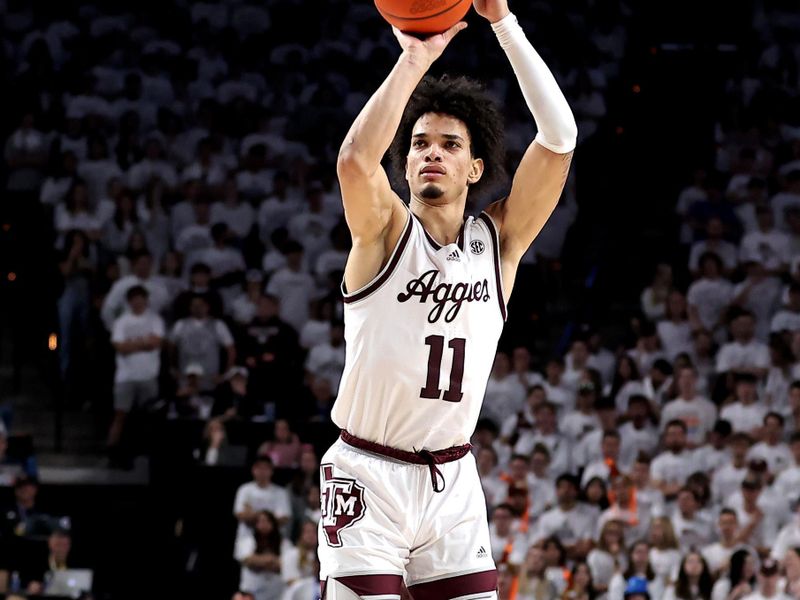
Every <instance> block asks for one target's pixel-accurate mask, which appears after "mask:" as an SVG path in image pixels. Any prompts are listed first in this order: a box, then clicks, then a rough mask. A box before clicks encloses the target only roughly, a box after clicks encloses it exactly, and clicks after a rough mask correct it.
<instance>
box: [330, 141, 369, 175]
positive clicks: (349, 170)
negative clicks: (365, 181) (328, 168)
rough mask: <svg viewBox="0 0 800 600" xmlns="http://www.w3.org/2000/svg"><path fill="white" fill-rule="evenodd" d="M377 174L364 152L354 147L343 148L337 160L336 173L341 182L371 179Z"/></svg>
mask: <svg viewBox="0 0 800 600" xmlns="http://www.w3.org/2000/svg"><path fill="white" fill-rule="evenodd" d="M374 172H375V167H374V166H373V165H372V164H371V161H369V160H367V159H366V157H365V156H364V154H363V153H362V152H360V151H359V150H358V149H357V148H354V147H352V146H349V147H344V146H342V148H341V150H339V156H338V158H337V160H336V173H337V174H338V175H339V179H340V180H354V179H359V178H369V177H370V176H371V175H372V173H374Z"/></svg>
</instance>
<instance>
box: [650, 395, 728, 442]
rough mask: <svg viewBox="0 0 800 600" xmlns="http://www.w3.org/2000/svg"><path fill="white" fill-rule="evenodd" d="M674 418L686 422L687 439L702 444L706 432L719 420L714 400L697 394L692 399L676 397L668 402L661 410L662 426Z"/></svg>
mask: <svg viewBox="0 0 800 600" xmlns="http://www.w3.org/2000/svg"><path fill="white" fill-rule="evenodd" d="M673 419H679V420H681V421H683V422H684V423H685V424H686V429H687V439H688V440H689V441H690V442H692V443H693V444H702V443H703V442H704V441H705V439H706V433H708V432H709V431H711V429H712V428H713V427H714V422H715V421H716V420H717V407H716V406H715V405H714V403H713V402H711V401H709V400H707V399H706V398H703V397H702V396H695V397H694V398H692V399H691V400H686V399H684V398H676V399H675V400H672V401H671V402H668V403H667V405H666V406H665V407H664V410H663V411H662V412H661V428H662V430H663V428H664V427H665V426H666V424H667V423H669V422H670V421H672V420H673Z"/></svg>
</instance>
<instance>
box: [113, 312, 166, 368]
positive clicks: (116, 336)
mask: <svg viewBox="0 0 800 600" xmlns="http://www.w3.org/2000/svg"><path fill="white" fill-rule="evenodd" d="M150 335H155V336H158V337H160V338H162V339H163V338H164V320H163V319H162V318H161V317H159V316H158V315H156V314H153V313H152V312H150V311H145V312H144V313H142V314H141V315H135V314H133V313H131V312H127V313H125V314H123V315H122V316H120V317H119V318H117V319H116V320H115V321H114V325H113V327H112V331H111V342H112V343H115V344H118V343H121V342H127V341H131V340H134V339H137V338H144V337H148V336H150ZM116 361H117V370H116V372H115V373H114V381H115V382H116V383H123V382H126V381H151V380H154V379H156V378H158V373H159V370H160V368H161V351H160V350H148V351H142V352H131V353H130V354H122V353H121V352H117V359H116Z"/></svg>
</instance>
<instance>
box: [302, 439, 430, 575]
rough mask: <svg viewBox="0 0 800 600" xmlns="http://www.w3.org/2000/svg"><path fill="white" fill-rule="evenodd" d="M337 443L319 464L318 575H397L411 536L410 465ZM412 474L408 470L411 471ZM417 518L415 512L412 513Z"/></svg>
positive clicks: (402, 567)
mask: <svg viewBox="0 0 800 600" xmlns="http://www.w3.org/2000/svg"><path fill="white" fill-rule="evenodd" d="M401 466H402V465H397V464H396V463H392V462H389V461H385V460H382V459H379V458H374V457H372V456H369V455H366V454H362V453H358V452H354V451H351V450H349V448H348V447H346V445H343V442H337V443H336V444H334V447H332V448H331V449H330V450H329V451H328V452H327V453H326V454H325V456H324V457H323V459H322V462H321V468H320V488H321V493H320V500H321V504H322V506H321V509H322V515H321V517H320V522H319V551H318V552H319V559H320V579H321V580H323V581H324V580H325V579H326V578H328V577H336V578H340V577H348V576H361V575H402V574H403V572H404V571H405V563H406V561H407V560H408V555H409V552H410V540H411V539H412V538H413V532H412V528H413V523H410V522H409V520H408V518H409V516H411V517H414V515H413V514H411V515H409V502H410V500H409V499H408V498H404V496H403V494H404V493H405V494H408V493H409V491H408V490H409V489H411V488H413V487H414V486H413V485H411V483H410V482H406V481H404V479H405V478H406V477H407V475H409V473H408V471H411V470H410V469H402V468H400V467H401ZM412 474H413V473H412ZM417 518H418V515H417Z"/></svg>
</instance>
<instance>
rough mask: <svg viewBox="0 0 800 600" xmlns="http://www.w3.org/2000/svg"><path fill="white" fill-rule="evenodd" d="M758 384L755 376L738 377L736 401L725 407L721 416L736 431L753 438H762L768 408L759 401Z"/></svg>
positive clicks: (743, 374) (744, 374) (735, 390)
mask: <svg viewBox="0 0 800 600" xmlns="http://www.w3.org/2000/svg"><path fill="white" fill-rule="evenodd" d="M756 384H757V380H756V378H755V377H754V376H753V375H751V374H749V373H742V374H741V375H738V376H737V377H736V383H735V388H734V398H735V400H734V402H732V403H731V404H728V405H727V406H725V407H724V408H723V409H722V411H721V412H720V414H719V416H720V418H721V419H725V420H726V421H728V422H730V424H731V427H733V430H734V431H744V432H746V433H749V434H750V435H751V436H753V437H760V433H761V426H762V425H763V424H764V416H765V415H766V414H767V408H766V406H764V405H763V404H762V403H760V402H759V401H758V388H757V387H756Z"/></svg>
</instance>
